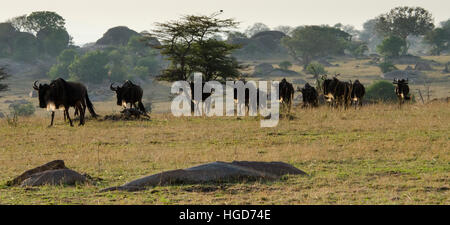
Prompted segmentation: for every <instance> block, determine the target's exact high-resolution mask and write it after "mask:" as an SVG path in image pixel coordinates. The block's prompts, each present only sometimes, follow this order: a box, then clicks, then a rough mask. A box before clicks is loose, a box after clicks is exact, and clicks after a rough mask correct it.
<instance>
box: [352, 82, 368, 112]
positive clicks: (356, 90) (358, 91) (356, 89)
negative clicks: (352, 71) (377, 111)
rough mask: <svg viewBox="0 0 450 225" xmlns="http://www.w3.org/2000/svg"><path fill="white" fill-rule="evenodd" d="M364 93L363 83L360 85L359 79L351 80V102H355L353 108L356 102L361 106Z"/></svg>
mask: <svg viewBox="0 0 450 225" xmlns="http://www.w3.org/2000/svg"><path fill="white" fill-rule="evenodd" d="M365 93H366V89H365V88H364V85H362V84H361V83H360V82H359V80H355V82H353V88H352V94H351V98H352V102H353V103H355V108H356V105H357V104H359V106H362V100H363V97H364V94H365Z"/></svg>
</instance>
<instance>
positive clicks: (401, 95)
mask: <svg viewBox="0 0 450 225" xmlns="http://www.w3.org/2000/svg"><path fill="white" fill-rule="evenodd" d="M392 83H393V84H396V85H397V86H396V87H395V94H396V95H397V98H398V101H399V104H400V107H401V106H402V104H403V102H405V100H410V99H411V97H410V96H409V86H408V79H406V80H405V79H401V80H397V79H394V82H392Z"/></svg>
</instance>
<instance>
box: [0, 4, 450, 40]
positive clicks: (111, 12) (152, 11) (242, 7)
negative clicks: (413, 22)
mask: <svg viewBox="0 0 450 225" xmlns="http://www.w3.org/2000/svg"><path fill="white" fill-rule="evenodd" d="M397 6H420V7H423V8H425V9H427V10H428V11H430V12H431V13H432V15H433V17H434V18H435V21H434V22H435V24H436V25H437V24H438V23H439V22H441V21H443V20H447V19H449V18H450V13H449V12H450V1H448V0H371V1H367V0H308V1H303V0H272V1H267V0H259V1H258V0H220V1H219V0H183V1H182V0H178V1H175V0H158V1H153V0H126V1H123V0H122V1H116V0H114V1H113V0H76V1H74V0H71V1H69V0H2V3H1V5H0V22H4V21H6V20H7V19H10V18H12V17H16V16H19V15H23V14H30V13H31V12H33V11H54V12H56V13H58V14H59V15H61V16H62V17H64V18H65V20H66V28H67V30H68V32H69V34H70V35H72V36H73V37H74V42H75V44H77V45H81V44H85V43H88V42H95V41H96V40H97V39H99V38H100V37H101V36H102V35H103V33H105V32H106V30H107V29H109V28H111V27H114V26H127V27H129V28H130V29H133V30H136V31H137V32H141V31H144V30H151V29H152V28H153V27H154V23H155V22H165V21H168V20H173V19H178V18H179V17H180V16H181V15H186V14H204V15H210V14H212V13H213V12H216V11H219V10H224V12H223V14H222V15H221V18H234V19H236V20H237V21H239V22H241V24H240V27H239V30H242V31H243V30H245V28H247V27H248V26H250V25H252V24H254V23H256V22H262V23H264V24H266V25H268V26H269V27H271V28H273V27H276V26H278V25H289V26H299V25H320V24H329V25H334V24H336V23H339V22H340V23H342V24H345V25H347V24H351V25H354V26H355V27H356V28H358V29H360V28H361V27H362V24H363V23H364V22H365V21H367V20H369V19H372V18H375V17H376V16H378V15H380V14H382V13H386V12H388V11H389V10H390V9H392V8H394V7H397Z"/></svg>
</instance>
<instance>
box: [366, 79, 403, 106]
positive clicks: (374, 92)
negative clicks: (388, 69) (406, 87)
mask: <svg viewBox="0 0 450 225" xmlns="http://www.w3.org/2000/svg"><path fill="white" fill-rule="evenodd" d="M365 98H366V99H368V100H372V101H383V102H394V101H397V95H395V87H394V85H393V84H392V83H391V82H388V81H377V82H375V83H373V84H371V85H370V86H369V87H367V90H366V95H365Z"/></svg>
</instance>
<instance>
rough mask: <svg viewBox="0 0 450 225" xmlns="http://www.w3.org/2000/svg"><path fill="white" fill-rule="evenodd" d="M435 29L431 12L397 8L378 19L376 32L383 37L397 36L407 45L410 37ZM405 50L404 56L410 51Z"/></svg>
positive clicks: (422, 9) (418, 8)
mask: <svg viewBox="0 0 450 225" xmlns="http://www.w3.org/2000/svg"><path fill="white" fill-rule="evenodd" d="M433 28H434V24H433V17H432V15H431V13H430V12H428V11H427V10H425V9H424V8H421V7H407V6H404V7H396V8H394V9H391V11H390V12H388V13H386V14H383V15H380V16H379V17H377V23H376V30H377V31H378V32H379V33H380V34H381V35H382V36H397V37H399V38H401V39H402V40H403V41H404V42H405V43H406V38H407V37H408V36H409V35H424V34H426V33H428V32H429V31H431V30H432V29H433ZM405 46H406V48H404V49H403V51H402V55H405V54H406V53H407V51H408V46H407V45H405Z"/></svg>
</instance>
